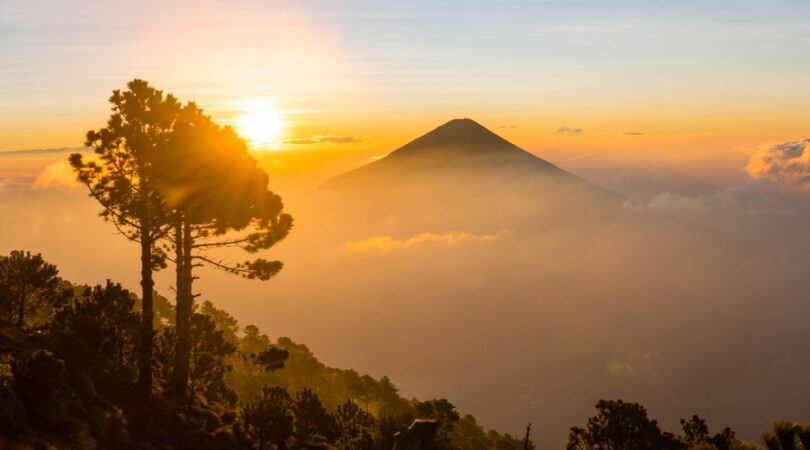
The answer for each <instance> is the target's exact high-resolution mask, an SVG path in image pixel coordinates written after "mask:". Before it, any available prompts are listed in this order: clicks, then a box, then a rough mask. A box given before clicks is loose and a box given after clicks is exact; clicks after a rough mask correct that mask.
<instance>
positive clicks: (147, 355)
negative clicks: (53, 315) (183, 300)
mask: <svg viewBox="0 0 810 450" xmlns="http://www.w3.org/2000/svg"><path fill="white" fill-rule="evenodd" d="M109 102H110V104H111V105H112V106H111V110H112V114H111V115H110V118H109V120H108V121H107V126H105V127H104V128H101V129H100V130H98V131H89V132H88V133H87V140H86V145H88V146H90V147H92V148H93V149H94V151H95V154H96V159H95V160H85V159H84V158H82V155H81V154H72V155H71V156H70V163H71V165H72V166H73V168H74V170H75V172H76V174H77V178H78V180H79V181H80V182H82V183H84V184H85V185H86V186H87V187H88V188H89V190H90V196H91V197H93V198H94V199H96V200H97V201H98V202H99V203H100V204H101V206H102V211H101V216H102V217H104V218H105V219H106V220H108V221H110V222H112V223H113V224H114V225H115V227H116V228H117V229H118V231H119V232H120V233H121V234H122V235H123V236H125V237H126V238H127V239H129V240H132V241H135V242H138V243H139V244H140V263H141V289H142V292H141V302H142V304H141V306H142V307H141V332H140V343H139V359H138V389H139V393H138V394H139V398H140V399H141V408H140V410H139V413H138V415H137V416H138V417H137V420H136V421H135V424H134V425H135V429H136V430H138V431H139V432H141V433H143V432H145V426H146V424H147V423H148V417H147V415H148V404H149V398H150V396H151V394H152V352H153V345H154V342H153V341H154V325H153V288H154V281H153V279H152V273H153V271H154V270H155V269H157V268H160V267H162V266H164V265H165V263H164V262H163V257H164V255H163V254H162V252H160V251H159V250H158V249H157V248H156V246H155V243H156V242H157V241H158V240H159V239H161V238H163V237H164V236H165V234H166V233H167V232H168V224H169V217H168V213H167V210H166V207H165V199H164V198H163V197H162V193H161V192H160V191H159V190H158V189H157V186H156V181H157V178H158V177H157V175H158V174H157V171H158V170H159V164H158V161H159V159H160V156H161V153H165V152H166V150H167V144H168V141H169V138H170V134H171V131H172V128H173V125H174V123H175V121H176V119H177V115H178V113H179V111H180V105H179V104H178V102H177V100H176V99H175V98H174V97H173V96H171V95H165V96H164V95H163V92H162V91H159V90H157V89H155V88H153V87H151V86H150V85H149V84H148V83H147V82H146V81H143V80H137V79H136V80H133V81H130V82H129V83H128V84H127V90H126V91H123V92H122V91H120V90H115V91H113V95H112V96H111V97H110V99H109Z"/></svg>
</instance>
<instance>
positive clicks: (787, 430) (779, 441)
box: [762, 420, 810, 450]
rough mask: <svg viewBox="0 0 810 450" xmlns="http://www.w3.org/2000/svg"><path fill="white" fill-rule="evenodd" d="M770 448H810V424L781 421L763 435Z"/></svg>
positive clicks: (789, 449) (784, 449) (786, 449)
mask: <svg viewBox="0 0 810 450" xmlns="http://www.w3.org/2000/svg"><path fill="white" fill-rule="evenodd" d="M762 439H763V440H764V441H765V445H766V446H767V447H768V450H799V449H802V450H805V449H809V448H810V424H808V425H802V424H800V423H796V422H789V421H784V420H783V421H779V422H776V423H774V424H773V427H772V428H771V430H770V431H768V432H767V433H765V434H763V435H762Z"/></svg>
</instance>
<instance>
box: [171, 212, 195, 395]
mask: <svg viewBox="0 0 810 450" xmlns="http://www.w3.org/2000/svg"><path fill="white" fill-rule="evenodd" d="M175 241H176V242H175V245H176V246H177V249H176V252H177V315H176V318H175V325H176V327H177V342H176V347H175V360H174V370H175V393H176V394H177V396H178V398H180V399H182V398H184V397H185V396H186V393H187V391H188V382H189V380H188V377H189V358H190V356H191V314H192V311H193V310H194V293H193V291H192V287H191V285H192V283H193V281H194V279H193V277H192V272H191V269H192V268H191V264H192V262H191V248H192V244H193V238H192V236H191V225H190V224H189V223H188V221H187V220H183V221H182V229H180V228H178V229H177V230H176V237H175Z"/></svg>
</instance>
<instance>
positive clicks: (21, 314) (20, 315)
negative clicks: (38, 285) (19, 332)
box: [17, 288, 28, 329]
mask: <svg viewBox="0 0 810 450" xmlns="http://www.w3.org/2000/svg"><path fill="white" fill-rule="evenodd" d="M27 295H28V293H27V292H26V289H25V288H22V289H20V306H19V308H18V309H17V326H18V327H20V329H22V328H23V326H24V325H25V297H26V296H27Z"/></svg>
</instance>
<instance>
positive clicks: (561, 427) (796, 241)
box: [0, 0, 810, 448]
mask: <svg viewBox="0 0 810 450" xmlns="http://www.w3.org/2000/svg"><path fill="white" fill-rule="evenodd" d="M809 30H810V4H808V3H806V2H802V1H791V0H784V1H776V2H768V3H767V4H766V3H762V2H754V1H747V0H736V1H730V2H729V1H723V2H720V1H701V2H697V1H680V2H663V1H648V2H641V1H629V0H612V1H574V2H558V1H539V2H518V1H498V2H477V1H473V2H457V1H447V2H422V1H416V2H414V1H409V2H404V1H403V2H366V1H359V0H358V1H342V2H321V1H312V2H282V1H271V2H264V1H263V2H258V1H256V2H254V1H244V2H216V1H204V2H196V3H195V4H194V5H193V7H192V6H191V5H190V4H188V3H186V2H166V1H162V2H153V1H143V2H137V3H132V4H130V5H124V4H123V3H120V4H119V3H112V2H111V3H109V4H107V3H105V4H98V3H97V2H91V1H82V0H76V1H69V2H57V4H55V5H46V4H45V3H43V2H37V1H17V0H11V1H4V2H3V4H2V5H0V67H2V68H3V69H2V70H0V151H2V152H1V153H0V254H7V253H8V252H9V251H11V250H16V249H26V250H31V251H33V252H41V253H42V254H43V256H44V257H45V258H46V259H47V260H48V261H50V262H53V263H55V264H56V265H58V266H59V268H60V272H61V275H62V276H64V277H65V278H66V279H69V280H72V281H74V282H77V283H88V284H89V283H102V282H103V281H104V280H106V279H113V280H116V281H119V282H122V283H123V284H124V285H125V286H126V287H128V288H130V289H132V290H134V291H135V290H137V287H138V282H139V278H138V277H139V272H138V265H137V263H138V260H137V258H136V255H137V251H138V250H137V245H136V244H134V243H131V242H127V241H126V240H125V239H122V238H121V237H120V236H117V235H116V233H115V228H114V227H113V226H112V225H111V224H109V223H106V222H104V221H103V220H102V219H101V218H100V217H98V211H99V206H98V204H97V203H95V202H94V201H93V200H92V199H90V198H88V196H87V192H86V189H85V188H84V187H83V186H80V185H78V183H76V182H75V175H74V174H73V172H72V171H71V168H70V166H69V165H68V163H67V156H68V153H70V152H74V151H81V152H87V150H86V149H84V148H83V147H82V145H83V142H84V134H85V133H86V132H87V130H90V129H94V128H98V127H99V126H101V125H103V124H104V122H105V120H106V117H107V115H108V113H109V111H108V105H107V103H106V102H105V100H106V98H107V97H109V93H110V92H111V91H112V90H113V89H118V88H121V87H122V86H123V85H124V84H125V83H126V82H127V81H128V80H130V79H132V78H133V77H139V78H144V79H147V80H149V81H150V83H152V84H154V85H155V86H157V87H159V88H161V89H165V90H166V91H167V92H172V93H174V94H177V95H178V97H180V98H181V99H183V100H193V101H195V102H196V103H197V104H199V105H200V106H201V107H203V108H205V110H206V112H208V113H210V114H211V115H212V117H213V118H214V119H215V120H217V121H219V122H221V123H223V124H230V125H234V126H235V127H236V128H237V130H238V131H239V128H240V126H243V127H254V129H252V130H251V129H247V128H245V129H242V130H241V132H242V133H243V134H245V135H246V137H248V138H250V139H253V138H252V137H251V134H253V135H254V136H256V138H255V139H254V142H252V145H253V154H254V156H255V157H256V158H257V159H258V160H259V162H260V165H261V166H262V167H263V168H264V169H265V170H266V171H267V172H268V173H269V175H270V188H271V189H272V190H273V191H274V192H276V193H278V194H279V195H281V196H282V198H283V199H284V203H285V206H286V209H287V210H288V211H289V212H290V213H291V214H292V215H293V216H294V218H295V227H294V229H293V231H292V232H291V234H290V236H289V237H288V238H286V239H285V240H284V241H283V242H281V243H280V244H278V246H277V247H275V248H274V249H273V250H272V255H273V256H272V257H273V258H276V259H279V260H281V261H283V262H284V264H285V266H284V269H283V270H282V271H281V273H280V274H279V275H278V276H277V277H276V278H274V279H273V280H271V281H269V282H267V283H258V282H255V281H251V280H242V279H237V278H235V277H231V276H229V275H227V274H222V273H220V272H215V271H213V270H208V269H203V270H202V271H201V278H200V280H199V282H198V283H197V284H195V290H196V291H197V292H199V293H201V295H202V297H201V300H210V301H211V302H213V303H214V304H215V305H217V306H218V307H220V308H224V309H227V310H228V311H229V312H231V313H232V314H233V315H234V316H235V317H236V318H238V319H239V320H240V322H243V323H254V324H256V325H257V326H259V327H260V328H261V329H263V330H266V332H268V334H270V335H271V336H290V337H292V338H294V339H295V340H296V341H299V342H303V343H306V344H307V346H309V347H310V349H312V350H313V352H314V353H315V354H316V355H317V356H318V358H319V359H320V360H322V361H324V362H325V363H327V364H329V365H332V366H335V367H347V368H348V367H351V368H355V369H357V370H358V371H360V372H363V373H366V372H367V373H370V374H373V375H375V376H382V375H388V376H389V377H390V378H391V379H392V380H393V381H394V382H395V383H396V384H397V385H398V386H399V387H400V388H401V391H402V393H403V394H404V395H405V396H406V397H418V398H432V397H446V398H448V399H449V400H451V401H452V402H453V403H454V404H456V405H457V406H458V407H459V409H460V410H463V411H464V412H469V413H472V414H474V415H475V416H476V417H477V418H478V419H479V420H480V422H482V423H483V424H485V425H486V426H487V427H493V428H496V429H499V430H504V431H508V432H510V433H516V434H520V433H521V432H522V430H523V429H524V427H525V424H526V423H528V422H532V423H533V424H534V430H535V442H538V443H539V444H540V445H541V448H546V447H547V448H559V447H560V446H561V445H562V443H563V442H564V440H565V438H566V435H567V430H568V428H569V427H571V426H573V425H575V424H581V423H584V422H585V420H586V419H587V417H589V416H590V415H591V413H592V410H593V404H594V403H595V402H596V401H597V400H598V399H600V398H623V399H625V400H628V401H638V402H640V403H642V404H644V405H646V406H647V408H648V409H649V410H650V412H651V415H654V416H655V417H657V418H660V420H661V422H662V423H663V424H664V425H665V426H666V427H668V428H675V427H676V426H677V420H678V419H680V418H682V417H687V416H690V415H691V414H694V413H700V414H701V415H703V416H704V417H706V418H707V419H709V421H710V423H713V424H718V426H720V425H721V424H722V425H723V426H724V425H729V426H731V427H733V428H734V429H735V430H737V432H738V433H739V434H740V435H741V436H742V437H744V438H746V439H756V438H757V437H758V436H759V435H760V433H761V432H762V431H764V430H766V429H767V428H768V427H769V426H770V424H771V423H773V422H774V420H776V419H790V420H798V421H804V422H807V421H810V406H808V405H810V393H808V392H807V390H806V389H804V388H803V387H804V386H805V385H806V382H807V379H808V377H810V358H808V351H807V342H808V341H809V340H810V328H809V327H808V326H807V318H808V317H810V304H809V303H808V302H807V299H808V298H810V283H808V274H809V273H810V232H809V231H808V230H810V197H808V195H810V182H808V180H810V130H808V127H807V118H808V117H810V90H808V88H807V74H808V73H810V31H809ZM256 105H258V106H256ZM251 114H253V115H252V116H251ZM240 117H241V119H240ZM246 117H247V118H246ZM465 118H469V119H473V120H453V119H465ZM254 119H256V120H259V122H258V125H256V124H255V123H256V122H255V120H254ZM451 120H453V121H451ZM270 122H272V123H270ZM448 122H449V123H448ZM240 124H241V125H240ZM245 124H247V125H245ZM263 124H264V125H266V129H265V128H263V126H264V125H263ZM256 127H258V130H256V129H255V128H256ZM437 127H438V130H437ZM267 130H269V131H267ZM253 131H256V133H252V132H253ZM261 131H266V132H265V133H261ZM431 132H432V133H439V134H432V135H431V136H433V137H432V138H430V139H427V140H426V141H421V143H417V144H414V145H412V146H410V147H408V146H406V144H408V143H409V142H411V141H412V140H413V139H416V138H418V137H420V136H422V135H425V134H427V133H431ZM492 133H494V134H495V135H498V136H500V138H503V140H504V142H507V141H508V142H507V143H500V141H497V140H495V138H493V137H492V136H493V135H492ZM436 136H439V137H436ZM431 139H433V140H431ZM478 143H481V144H480V148H479V147H478V145H479V144H478ZM508 143H511V144H514V146H515V148H517V147H519V148H520V149H523V150H526V151H527V152H528V153H526V154H522V153H521V154H518V153H509V151H511V150H509V149H510V147H509V145H511V144H509V145H507V144H508ZM403 146H406V147H404V148H403V150H400V152H399V154H400V156H399V157H397V156H390V154H391V152H392V151H394V150H396V149H398V148H400V147H403ZM455 148H458V149H462V150H463V151H458V152H457V151H448V150H447V149H455ZM409 149H410V150H409ZM482 149H486V150H487V151H489V150H491V149H495V150H497V151H495V150H493V153H492V154H489V153H487V156H486V162H485V163H482V164H479V163H477V162H476V159H475V158H477V157H478V156H476V155H481V154H484V153H483V150H482ZM504 149H506V150H504ZM503 152H506V153H503ZM406 153H407V154H408V155H416V156H412V157H411V156H409V157H408V158H410V159H406V158H405V157H402V155H403V154H406ZM504 154H508V156H502V155H504ZM387 155H389V156H388V157H386V156H387ZM493 155H496V156H493ZM530 156H534V157H538V158H542V159H543V160H544V161H547V162H548V163H543V164H548V165H549V167H552V168H553V169H540V168H538V167H539V166H537V167H536V166H535V165H536V164H540V163H537V162H536V161H537V160H536V159H535V158H529V157H530ZM482 158H483V157H482ZM501 158H503V160H501ZM513 158H517V159H513ZM521 158H523V159H521ZM496 160H497V161H498V162H497V164H496V163H493V161H496ZM527 161H528V162H527ZM549 163H550V164H549ZM367 164H372V166H369V167H372V168H371V169H368V168H366V169H360V170H358V171H356V172H352V171H353V170H355V169H357V168H359V167H362V166H365V165H367ZM552 164H553V165H552ZM495 166H497V167H500V168H501V169H502V170H501V169H498V170H493V167H495ZM527 167H529V168H527ZM543 167H546V166H545V165H543ZM381 168H382V169H381ZM504 168H505V169H504ZM543 170H547V172H543ZM541 172H542V173H541ZM358 173H359V174H360V175H358ZM549 173H550V174H552V175H548V174H549ZM369 174H371V175H369ZM335 177H337V178H335ZM229 256H231V255H229ZM232 256H233V257H234V258H236V257H238V255H236V254H234V255H232ZM157 280H158V283H157V286H156V288H157V290H158V291H160V292H163V293H164V294H168V293H169V292H170V288H171V286H172V285H173V282H174V281H173V274H172V272H171V270H168V271H162V272H159V273H158V275H157Z"/></svg>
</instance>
